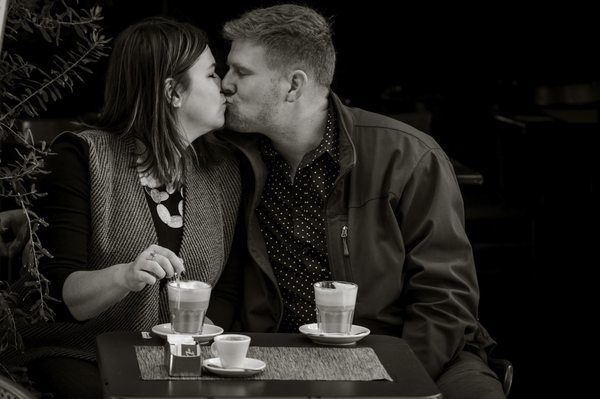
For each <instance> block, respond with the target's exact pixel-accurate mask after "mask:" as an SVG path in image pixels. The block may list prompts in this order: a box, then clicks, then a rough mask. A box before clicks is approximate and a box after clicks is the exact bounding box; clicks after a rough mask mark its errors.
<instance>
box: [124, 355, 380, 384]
mask: <svg viewBox="0 0 600 399" xmlns="http://www.w3.org/2000/svg"><path fill="white" fill-rule="evenodd" d="M201 350H202V358H203V359H208V358H211V357H213V356H212V354H211V353H210V347H201ZM135 352H136V356H137V361H138V365H139V367H140V376H141V378H142V380H204V379H206V380H209V379H211V380H212V379H224V378H226V377H218V376H215V375H213V374H211V373H210V372H208V371H206V370H202V376H196V377H171V376H169V374H168V373H167V369H166V367H165V363H164V348H163V347H162V346H136V347H135ZM247 356H248V357H250V358H254V359H260V360H262V361H263V362H265V363H266V364H267V367H266V368H265V369H264V370H263V371H262V372H261V373H258V374H256V375H253V376H251V377H245V378H244V379H249V380H313V381H373V380H388V381H392V379H391V378H390V376H389V374H388V373H387V371H385V368H384V367H383V365H382V364H381V362H380V361H379V358H378V357H377V355H376V354H375V351H373V349H371V348H312V347H262V346H251V347H250V348H249V349H248V355H247Z"/></svg>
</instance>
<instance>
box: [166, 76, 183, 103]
mask: <svg viewBox="0 0 600 399" xmlns="http://www.w3.org/2000/svg"><path fill="white" fill-rule="evenodd" d="M177 86H178V85H177V83H176V82H175V79H173V78H167V79H165V97H166V99H167V102H168V103H169V104H171V105H172V106H173V107H175V108H179V107H181V95H180V94H179V91H178V90H177V89H178V87H177Z"/></svg>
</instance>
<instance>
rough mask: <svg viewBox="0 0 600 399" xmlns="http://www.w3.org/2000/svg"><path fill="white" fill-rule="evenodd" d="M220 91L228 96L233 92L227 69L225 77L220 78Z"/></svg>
mask: <svg viewBox="0 0 600 399" xmlns="http://www.w3.org/2000/svg"><path fill="white" fill-rule="evenodd" d="M221 91H222V92H223V94H225V95H226V96H230V95H232V94H233V93H234V92H235V89H234V86H233V84H232V83H231V75H230V73H229V71H227V73H226V74H225V77H223V79H222V80H221Z"/></svg>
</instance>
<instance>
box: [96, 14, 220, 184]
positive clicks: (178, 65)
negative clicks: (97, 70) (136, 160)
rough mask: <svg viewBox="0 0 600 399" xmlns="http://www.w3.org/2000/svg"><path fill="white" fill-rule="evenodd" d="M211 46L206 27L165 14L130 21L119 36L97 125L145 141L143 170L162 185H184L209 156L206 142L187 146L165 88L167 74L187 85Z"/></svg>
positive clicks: (176, 81)
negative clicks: (187, 174) (188, 167)
mask: <svg viewBox="0 0 600 399" xmlns="http://www.w3.org/2000/svg"><path fill="white" fill-rule="evenodd" d="M207 46H208V39H207V36H206V34H205V33H204V32H203V31H202V30H201V29H199V28H197V27H195V26H193V25H191V24H188V23H183V22H178V21H174V20H171V19H167V18H164V17H151V18H148V19H144V20H142V21H140V22H138V23H136V24H134V25H131V26H129V27H128V28H127V29H125V30H124V31H123V32H121V33H120V34H119V35H118V37H117V39H116V40H115V44H114V47H113V51H112V54H111V57H110V61H109V66H108V71H107V73H106V84H105V91H104V107H103V109H102V112H101V113H100V116H99V118H98V120H97V121H96V123H95V125H94V127H96V128H99V129H103V130H107V131H110V132H114V133H117V134H122V135H133V136H134V137H135V138H137V139H139V140H140V141H141V142H142V143H143V144H144V145H145V146H146V150H145V152H144V153H142V154H139V155H141V159H142V163H141V167H142V169H143V170H145V171H147V172H150V173H151V174H152V175H153V176H154V177H155V178H156V179H157V180H158V181H159V182H160V183H162V184H167V183H173V184H175V186H177V187H179V186H180V185H181V184H183V178H184V175H185V168H186V165H193V164H194V162H193V161H196V162H198V161H199V160H201V159H206V155H207V153H208V152H207V150H208V149H207V148H206V145H202V143H194V144H195V147H196V150H197V151H195V150H194V146H191V145H190V146H189V147H188V143H187V142H186V140H187V139H186V138H184V137H182V134H181V132H180V129H179V128H178V121H177V117H176V112H175V108H174V107H173V106H172V105H171V98H169V93H168V91H167V90H166V89H165V82H166V80H167V79H168V78H172V79H173V81H174V85H173V88H175V87H178V88H181V89H182V90H187V89H188V86H189V84H190V80H189V76H188V74H187V73H186V72H187V71H188V69H190V68H191V67H192V66H193V65H194V63H195V62H196V61H197V59H198V57H200V55H201V54H202V52H203V51H204V50H205V49H206V47H207ZM196 141H200V139H199V140H196Z"/></svg>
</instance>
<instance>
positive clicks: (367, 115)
mask: <svg viewBox="0 0 600 399" xmlns="http://www.w3.org/2000/svg"><path fill="white" fill-rule="evenodd" d="M349 111H350V112H351V114H352V126H351V129H352V136H353V137H354V138H355V140H359V141H362V140H366V141H372V140H375V141H379V140H383V141H385V142H388V143H389V144H390V145H392V146H393V145H394V143H402V145H403V146H406V145H414V146H417V147H423V148H427V149H436V148H439V144H438V143H437V142H436V141H435V139H434V138H433V137H431V136H430V135H428V134H427V133H424V132H422V131H420V130H419V129H417V128H415V127H413V126H411V125H409V124H407V123H404V122H402V121H399V120H397V119H394V118H392V117H389V116H386V115H383V114H379V113H376V112H371V111H367V110H364V109H361V108H350V109H349Z"/></svg>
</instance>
